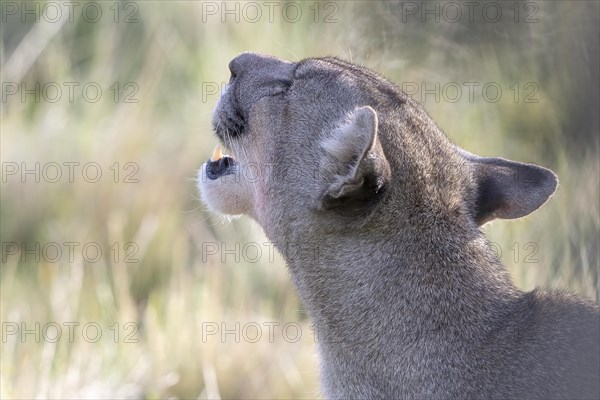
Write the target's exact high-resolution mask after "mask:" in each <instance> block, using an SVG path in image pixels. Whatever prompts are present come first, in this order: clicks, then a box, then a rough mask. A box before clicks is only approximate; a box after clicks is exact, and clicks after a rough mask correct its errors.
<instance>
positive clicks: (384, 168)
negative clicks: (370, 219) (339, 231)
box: [321, 106, 391, 215]
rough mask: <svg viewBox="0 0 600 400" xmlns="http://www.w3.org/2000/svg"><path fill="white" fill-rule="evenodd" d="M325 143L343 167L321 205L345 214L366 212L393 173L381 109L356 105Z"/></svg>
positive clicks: (338, 166)
mask: <svg viewBox="0 0 600 400" xmlns="http://www.w3.org/2000/svg"><path fill="white" fill-rule="evenodd" d="M321 145H322V148H323V149H324V150H325V151H326V153H328V154H329V155H330V156H332V157H330V159H332V160H333V162H334V163H336V164H337V165H336V166H335V167H336V168H335V169H336V170H337V171H340V172H339V173H338V174H336V176H335V178H334V181H333V183H331V184H330V185H329V186H328V187H327V188H326V189H325V191H324V193H323V194H322V196H321V208H322V209H324V210H333V211H335V212H337V213H339V214H344V215H361V214H366V213H367V212H368V211H369V209H370V207H371V206H372V205H373V203H374V202H375V201H377V199H378V198H380V196H381V194H382V193H383V191H384V190H385V188H386V187H387V185H388V183H389V180H390V175H391V172H390V166H389V163H388V161H387V159H386V157H385V154H384V152H383V149H382V147H381V143H380V142H379V136H378V129H377V113H376V112H375V110H373V109H372V108H371V107H368V106H365V107H360V108H357V109H355V110H354V111H353V112H352V113H350V115H349V116H348V118H347V119H346V121H345V122H344V123H343V124H342V125H341V126H340V127H339V128H337V129H335V130H334V131H333V132H332V133H331V134H330V135H328V137H327V138H326V139H325V140H324V141H323V142H322V143H321Z"/></svg>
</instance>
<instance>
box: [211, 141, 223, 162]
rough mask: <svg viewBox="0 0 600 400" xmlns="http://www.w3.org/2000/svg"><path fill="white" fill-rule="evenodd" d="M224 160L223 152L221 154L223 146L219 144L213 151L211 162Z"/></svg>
mask: <svg viewBox="0 0 600 400" xmlns="http://www.w3.org/2000/svg"><path fill="white" fill-rule="evenodd" d="M221 158H223V152H221V145H220V144H218V145H216V146H215V149H214V150H213V153H212V156H211V157H210V161H217V160H220V159H221Z"/></svg>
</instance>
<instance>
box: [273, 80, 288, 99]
mask: <svg viewBox="0 0 600 400" xmlns="http://www.w3.org/2000/svg"><path fill="white" fill-rule="evenodd" d="M290 86H292V81H288V80H278V81H274V82H272V83H271V84H270V85H269V95H270V96H277V95H280V94H283V93H285V92H287V90H288V89H289V88H290Z"/></svg>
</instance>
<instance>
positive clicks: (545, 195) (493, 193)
mask: <svg viewBox="0 0 600 400" xmlns="http://www.w3.org/2000/svg"><path fill="white" fill-rule="evenodd" d="M465 154H466V155H465V157H466V158H467V159H468V160H469V161H470V162H471V166H472V167H473V170H474V177H475V180H476V193H475V204H474V205H473V216H474V218H475V221H476V222H477V224H478V225H483V224H485V223H486V222H488V221H491V220H493V219H495V218H502V219H514V218H520V217H524V216H525V215H528V214H530V213H532V212H533V211H535V210H537V209H538V208H540V207H541V206H542V205H543V204H544V203H545V202H546V201H547V200H548V199H549V198H550V196H551V195H552V193H554V191H555V190H556V187H557V185H558V177H557V176H556V175H555V174H554V172H552V171H551V170H549V169H547V168H544V167H540V166H538V165H535V164H525V163H520V162H516V161H510V160H506V159H504V158H484V157H477V156H475V155H472V154H468V153H465Z"/></svg>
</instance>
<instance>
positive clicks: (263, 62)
mask: <svg viewBox="0 0 600 400" xmlns="http://www.w3.org/2000/svg"><path fill="white" fill-rule="evenodd" d="M291 65H292V63H290V62H288V61H283V60H280V59H279V58H277V57H273V56H267V55H264V54H259V53H252V52H245V53H242V54H240V55H239V56H237V57H235V58H234V59H233V60H231V61H230V62H229V71H230V72H231V79H232V80H233V79H236V78H237V77H239V76H242V75H243V74H244V73H246V72H253V71H254V72H256V71H258V70H261V69H264V68H266V67H270V69H271V70H272V73H276V71H279V70H283V71H285V72H288V70H290V69H291ZM282 67H283V68H282Z"/></svg>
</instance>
